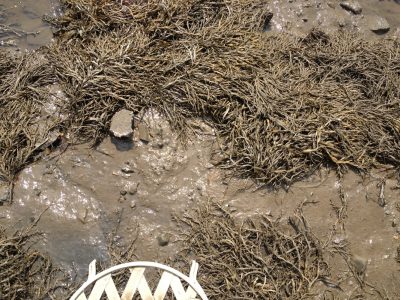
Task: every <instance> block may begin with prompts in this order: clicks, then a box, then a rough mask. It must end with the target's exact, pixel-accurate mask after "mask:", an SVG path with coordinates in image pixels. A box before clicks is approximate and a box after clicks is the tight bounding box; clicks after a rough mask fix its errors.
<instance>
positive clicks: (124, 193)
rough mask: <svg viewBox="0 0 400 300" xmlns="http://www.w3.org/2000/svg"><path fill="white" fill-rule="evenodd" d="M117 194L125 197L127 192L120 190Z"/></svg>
mask: <svg viewBox="0 0 400 300" xmlns="http://www.w3.org/2000/svg"><path fill="white" fill-rule="evenodd" d="M119 193H120V194H121V196H125V195H126V193H127V192H126V191H125V190H121V191H119Z"/></svg>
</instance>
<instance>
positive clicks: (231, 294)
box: [177, 204, 329, 299]
mask: <svg viewBox="0 0 400 300" xmlns="http://www.w3.org/2000/svg"><path fill="white" fill-rule="evenodd" d="M182 224H184V225H185V227H184V228H185V229H184V231H183V234H182V245H183V247H184V250H183V251H182V253H181V258H180V259H178V260H177V261H178V262H179V263H181V262H185V263H186V264H187V263H188V260H189V259H190V258H194V259H195V260H196V261H197V262H198V263H199V264H200V266H201V268H200V270H199V272H200V273H199V276H198V279H199V282H200V284H201V286H202V287H203V288H204V289H205V290H206V293H207V295H208V296H209V297H210V299H303V298H306V297H309V296H311V293H310V292H311V288H312V287H313V285H314V284H315V283H316V282H318V281H322V280H325V279H326V278H327V276H328V275H329V271H328V266H327V265H326V263H325V262H324V260H323V257H322V252H321V250H320V246H319V242H318V240H317V239H316V238H315V237H314V236H313V235H312V233H311V231H310V230H309V229H308V228H307V226H306V224H305V223H304V219H303V218H302V217H301V215H297V216H295V217H294V218H293V219H292V221H291V222H290V224H291V225H292V227H288V226H284V225H283V224H282V223H279V222H278V221H271V220H269V219H268V218H266V217H263V216H259V217H257V218H252V219H251V220H249V219H247V220H245V221H244V222H243V223H239V222H237V220H234V219H233V217H232V216H231V215H230V214H229V213H227V212H226V211H224V210H223V208H221V207H220V206H218V205H216V204H212V205H209V206H206V207H201V208H199V209H197V210H196V211H195V212H192V213H191V214H189V215H187V216H185V217H184V218H183V219H182V220H181V225H182Z"/></svg>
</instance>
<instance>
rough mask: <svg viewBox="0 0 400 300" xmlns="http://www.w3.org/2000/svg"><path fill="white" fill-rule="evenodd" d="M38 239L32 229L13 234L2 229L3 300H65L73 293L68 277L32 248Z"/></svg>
mask: <svg viewBox="0 0 400 300" xmlns="http://www.w3.org/2000/svg"><path fill="white" fill-rule="evenodd" d="M39 237H40V234H39V233H38V232H35V231H34V230H32V228H30V227H29V228H26V229H23V230H20V231H17V232H15V233H14V234H8V233H7V232H6V230H5V229H4V228H0V265H1V269H0V298H1V299H4V300H14V299H60V297H61V298H64V299H66V298H67V297H68V295H69V294H70V291H69V290H70V289H71V286H70V284H69V283H68V281H67V277H66V275H65V274H64V273H63V272H61V271H60V270H59V269H58V268H57V267H55V266H54V265H53V264H52V262H51V260H50V259H49V258H48V257H47V256H45V255H43V254H42V253H40V252H39V251H36V250H34V249H33V248H32V246H33V245H34V243H35V242H36V241H37V239H38V238H39ZM72 289H73V287H72Z"/></svg>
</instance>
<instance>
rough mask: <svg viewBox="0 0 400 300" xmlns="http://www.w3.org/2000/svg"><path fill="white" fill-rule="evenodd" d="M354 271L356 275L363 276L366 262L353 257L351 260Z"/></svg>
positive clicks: (356, 256)
mask: <svg viewBox="0 0 400 300" xmlns="http://www.w3.org/2000/svg"><path fill="white" fill-rule="evenodd" d="M351 261H352V263H353V266H354V269H355V271H356V272H357V274H358V275H363V274H365V271H366V270H367V263H368V261H367V260H366V259H365V258H363V257H361V256H358V255H354V256H353V258H352V259H351Z"/></svg>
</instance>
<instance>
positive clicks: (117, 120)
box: [110, 109, 133, 138]
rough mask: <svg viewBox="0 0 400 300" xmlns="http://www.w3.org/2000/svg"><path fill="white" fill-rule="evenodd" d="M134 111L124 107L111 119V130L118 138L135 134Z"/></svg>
mask: <svg viewBox="0 0 400 300" xmlns="http://www.w3.org/2000/svg"><path fill="white" fill-rule="evenodd" d="M132 125H133V112H132V111H130V110H126V109H122V110H120V111H118V112H117V113H115V115H114V116H113V117H112V119H111V126H110V131H111V133H112V134H113V135H114V136H115V137H116V138H131V137H132V135H133V129H132Z"/></svg>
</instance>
